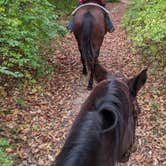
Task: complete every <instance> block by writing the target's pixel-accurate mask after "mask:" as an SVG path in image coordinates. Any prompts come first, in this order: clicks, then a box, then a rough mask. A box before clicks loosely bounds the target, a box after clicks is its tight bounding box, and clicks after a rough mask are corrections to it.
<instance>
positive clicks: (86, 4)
mask: <svg viewBox="0 0 166 166" xmlns="http://www.w3.org/2000/svg"><path fill="white" fill-rule="evenodd" d="M84 6H97V7H99V8H100V9H102V10H103V11H104V12H105V13H107V14H110V12H109V11H108V10H107V9H106V8H104V7H103V6H101V5H99V4H97V3H93V2H90V3H85V4H82V5H80V6H78V7H77V8H76V9H75V10H74V11H73V12H72V13H71V15H75V14H76V12H77V11H78V10H79V9H80V8H82V7H84Z"/></svg>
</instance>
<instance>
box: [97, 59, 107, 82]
mask: <svg viewBox="0 0 166 166" xmlns="http://www.w3.org/2000/svg"><path fill="white" fill-rule="evenodd" d="M94 75H95V80H96V82H98V83H99V82H100V81H103V80H106V79H107V75H108V72H107V70H106V69H105V68H104V67H103V66H101V65H100V63H99V62H98V61H97V63H96V65H95V73H94Z"/></svg>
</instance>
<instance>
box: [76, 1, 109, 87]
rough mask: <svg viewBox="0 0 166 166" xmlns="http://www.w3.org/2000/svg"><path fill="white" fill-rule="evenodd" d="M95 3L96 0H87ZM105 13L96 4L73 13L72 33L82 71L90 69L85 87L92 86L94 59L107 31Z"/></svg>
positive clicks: (85, 73) (84, 72)
mask: <svg viewBox="0 0 166 166" xmlns="http://www.w3.org/2000/svg"><path fill="white" fill-rule="evenodd" d="M89 2H94V3H97V1H93V0H91V1H89ZM105 15H106V13H105V12H104V10H103V9H102V8H100V7H98V6H94V5H87V6H83V7H81V8H80V9H79V10H78V11H77V12H76V13H75V15H74V22H73V33H74V36H75V39H76V41H77V44H78V49H79V52H80V55H81V62H82V65H83V70H82V73H83V74H84V75H87V69H86V65H87V67H88V69H89V70H90V78H89V82H88V86H87V89H88V90H91V89H92V87H93V77H94V70H95V63H96V59H97V58H98V56H99V53H100V47H101V45H102V42H103V39H104V36H105V34H106V33H107V23H106V20H105Z"/></svg>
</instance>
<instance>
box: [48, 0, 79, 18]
mask: <svg viewBox="0 0 166 166" xmlns="http://www.w3.org/2000/svg"><path fill="white" fill-rule="evenodd" d="M48 1H49V2H50V3H51V4H53V5H55V6H56V9H55V11H56V13H57V14H58V15H59V16H64V15H69V14H71V11H72V10H74V9H75V8H76V6H77V4H78V0H63V1H62V0H48Z"/></svg>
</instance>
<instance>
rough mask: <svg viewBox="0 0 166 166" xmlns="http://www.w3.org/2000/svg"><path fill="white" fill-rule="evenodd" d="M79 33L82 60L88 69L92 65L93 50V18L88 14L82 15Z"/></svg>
mask: <svg viewBox="0 0 166 166" xmlns="http://www.w3.org/2000/svg"><path fill="white" fill-rule="evenodd" d="M83 20H84V21H83V25H82V32H81V49H82V54H83V58H84V60H85V61H86V62H87V65H88V67H91V65H93V64H94V58H95V54H94V49H93V46H92V43H91V36H92V29H93V16H92V14H91V13H90V12H87V13H86V14H85V15H84V19H83Z"/></svg>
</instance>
